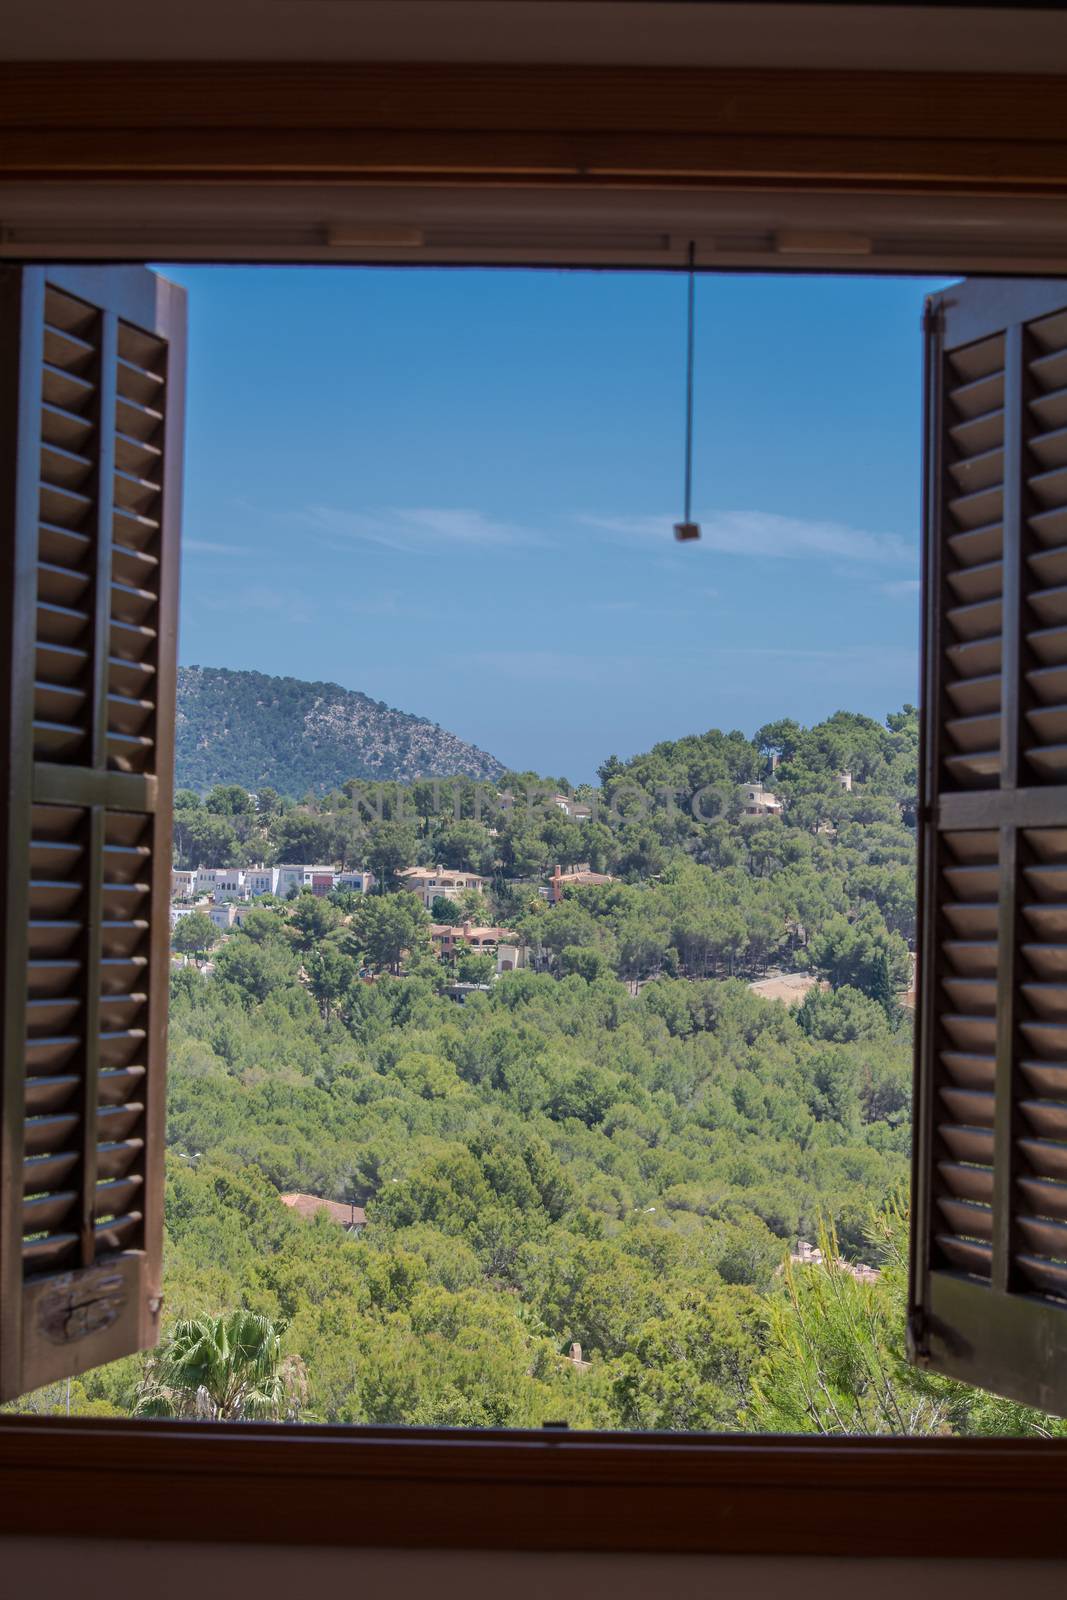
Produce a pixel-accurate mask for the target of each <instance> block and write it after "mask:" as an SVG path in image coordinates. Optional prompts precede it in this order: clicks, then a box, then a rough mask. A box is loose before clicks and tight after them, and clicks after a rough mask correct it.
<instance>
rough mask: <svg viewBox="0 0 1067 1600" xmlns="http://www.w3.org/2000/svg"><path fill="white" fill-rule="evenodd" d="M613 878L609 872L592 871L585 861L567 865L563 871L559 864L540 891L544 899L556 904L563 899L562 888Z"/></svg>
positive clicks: (580, 887) (576, 887)
mask: <svg viewBox="0 0 1067 1600" xmlns="http://www.w3.org/2000/svg"><path fill="white" fill-rule="evenodd" d="M614 882H615V879H614V878H613V877H612V876H611V874H610V873H609V872H592V871H590V868H589V863H588V862H587V861H583V862H579V864H578V865H577V866H575V867H568V868H567V871H566V872H564V870H563V868H562V867H560V866H557V867H556V870H555V871H554V872H553V874H552V878H551V881H550V882H549V884H548V887H547V888H546V889H542V891H541V893H542V894H543V895H544V897H545V899H546V900H551V902H552V904H553V905H556V904H557V903H558V902H559V901H560V900H562V899H563V891H564V889H585V888H588V887H589V886H590V885H592V884H600V883H614Z"/></svg>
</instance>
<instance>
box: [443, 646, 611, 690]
mask: <svg viewBox="0 0 1067 1600" xmlns="http://www.w3.org/2000/svg"><path fill="white" fill-rule="evenodd" d="M469 659H470V661H471V662H472V663H473V664H474V665H475V666H478V667H483V668H486V669H488V670H489V671H490V672H493V673H495V674H498V675H500V676H501V677H506V678H518V679H520V680H521V681H522V682H524V683H528V684H530V685H531V687H532V686H533V685H534V684H535V683H537V682H539V681H540V682H544V681H545V680H546V679H552V680H554V681H558V682H563V683H573V684H585V685H588V684H602V683H613V682H615V681H617V680H618V679H619V678H620V677H624V676H625V677H631V676H633V675H634V673H635V671H638V670H639V663H637V662H635V660H634V658H633V657H632V656H595V655H589V656H583V655H576V654H574V653H573V652H567V651H564V650H477V651H473V652H472V653H471V655H470V658H469Z"/></svg>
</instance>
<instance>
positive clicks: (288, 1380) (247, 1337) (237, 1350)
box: [134, 1311, 307, 1422]
mask: <svg viewBox="0 0 1067 1600" xmlns="http://www.w3.org/2000/svg"><path fill="white" fill-rule="evenodd" d="M284 1331H285V1328H284V1325H276V1324H275V1323H273V1322H271V1320H270V1318H269V1317H261V1316H257V1315H256V1313H255V1312H254V1311H229V1312H226V1313H224V1314H223V1315H222V1316H219V1317H196V1318H194V1319H192V1320H191V1321H184V1322H179V1323H176V1324H175V1328H174V1332H173V1333H172V1334H171V1337H170V1341H169V1342H168V1343H167V1344H165V1345H164V1346H163V1347H162V1348H161V1349H160V1350H159V1351H158V1352H157V1354H156V1355H155V1357H154V1358H153V1360H152V1362H151V1364H150V1366H149V1368H148V1371H147V1373H146V1375H145V1379H144V1382H143V1383H142V1384H141V1386H140V1389H139V1390H138V1396H137V1405H136V1407H135V1412H134V1414H135V1415H136V1416H139V1417H202V1418H207V1419H210V1420H212V1421H216V1422H239V1421H242V1420H244V1419H249V1420H251V1419H253V1418H258V1419H270V1420H273V1421H278V1420H279V1419H281V1418H285V1419H286V1420H287V1421H292V1420H295V1418H296V1416H297V1414H298V1412H299V1410H300V1407H301V1405H302V1404H303V1402H304V1400H305V1399H306V1398H307V1384H306V1381H305V1376H304V1364H303V1362H302V1361H301V1360H300V1357H299V1356H283V1355H282V1334H283V1333H284Z"/></svg>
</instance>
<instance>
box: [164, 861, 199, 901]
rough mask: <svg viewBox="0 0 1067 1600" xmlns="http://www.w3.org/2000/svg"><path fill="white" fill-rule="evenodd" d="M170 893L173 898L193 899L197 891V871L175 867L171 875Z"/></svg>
mask: <svg viewBox="0 0 1067 1600" xmlns="http://www.w3.org/2000/svg"><path fill="white" fill-rule="evenodd" d="M170 893H171V898H172V899H173V900H191V899H192V897H193V895H194V894H195V893H196V873H195V872H185V871H182V870H181V869H180V868H178V867H175V868H174V869H173V871H172V872H171V875H170Z"/></svg>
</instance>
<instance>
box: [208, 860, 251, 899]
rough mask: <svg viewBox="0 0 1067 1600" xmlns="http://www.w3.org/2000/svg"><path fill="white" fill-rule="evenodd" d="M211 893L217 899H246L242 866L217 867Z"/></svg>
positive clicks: (246, 893)
mask: <svg viewBox="0 0 1067 1600" xmlns="http://www.w3.org/2000/svg"><path fill="white" fill-rule="evenodd" d="M212 894H213V896H214V898H215V899H216V900H217V901H224V900H246V899H247V898H248V891H247V890H246V888H245V875H244V869H243V867H219V868H218V870H217V872H216V875H215V887H214V889H213V890H212Z"/></svg>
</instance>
